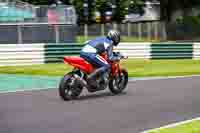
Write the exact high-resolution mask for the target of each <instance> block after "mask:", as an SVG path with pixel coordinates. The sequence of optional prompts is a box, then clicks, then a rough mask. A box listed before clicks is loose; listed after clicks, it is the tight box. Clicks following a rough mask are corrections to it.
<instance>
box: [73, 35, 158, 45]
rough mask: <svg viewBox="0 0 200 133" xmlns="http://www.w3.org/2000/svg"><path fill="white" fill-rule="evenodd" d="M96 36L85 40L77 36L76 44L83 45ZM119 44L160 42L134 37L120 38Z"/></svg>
mask: <svg viewBox="0 0 200 133" xmlns="http://www.w3.org/2000/svg"><path fill="white" fill-rule="evenodd" d="M96 37H97V36H88V38H87V39H85V37H84V36H77V37H76V42H77V43H81V44H82V43H84V42H85V41H87V40H91V39H94V38H96ZM121 42H160V40H155V39H151V40H150V39H148V38H141V39H139V38H136V37H128V36H122V40H121Z"/></svg>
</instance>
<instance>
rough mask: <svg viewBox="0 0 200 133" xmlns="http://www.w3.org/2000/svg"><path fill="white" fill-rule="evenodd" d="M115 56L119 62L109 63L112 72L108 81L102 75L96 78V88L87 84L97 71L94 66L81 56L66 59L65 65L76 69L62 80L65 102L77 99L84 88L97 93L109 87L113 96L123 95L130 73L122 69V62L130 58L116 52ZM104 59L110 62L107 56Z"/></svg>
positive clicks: (62, 92) (61, 94)
mask: <svg viewBox="0 0 200 133" xmlns="http://www.w3.org/2000/svg"><path fill="white" fill-rule="evenodd" d="M114 56H118V57H119V60H118V61H108V62H109V64H111V71H110V73H109V74H108V76H107V78H106V79H105V77H104V76H102V75H99V76H97V77H96V83H97V84H98V87H96V88H94V87H92V86H91V85H90V83H88V82H87V77H88V75H89V74H90V73H92V72H93V71H94V70H95V69H96V68H95V67H94V66H93V65H91V64H90V63H88V62H87V61H86V60H84V59H83V58H81V57H79V56H66V57H64V63H66V64H69V65H71V66H73V67H74V69H73V70H72V71H71V72H69V73H67V74H66V75H65V76H64V77H63V78H62V80H61V82H60V85H59V95H60V97H61V98H62V99H63V100H72V99H76V98H77V97H78V96H79V95H80V94H81V92H82V90H83V89H84V88H86V89H87V90H88V92H97V91H100V90H105V89H106V88H107V87H108V86H109V89H110V91H111V92H112V93H113V94H119V93H121V92H122V91H123V90H124V89H125V88H126V86H127V83H128V72H127V70H126V69H124V68H121V66H120V60H121V59H126V58H128V57H125V56H122V55H121V54H120V53H119V52H114ZM102 57H103V58H104V59H106V60H108V59H107V55H106V54H104V55H102ZM103 77H104V78H103Z"/></svg>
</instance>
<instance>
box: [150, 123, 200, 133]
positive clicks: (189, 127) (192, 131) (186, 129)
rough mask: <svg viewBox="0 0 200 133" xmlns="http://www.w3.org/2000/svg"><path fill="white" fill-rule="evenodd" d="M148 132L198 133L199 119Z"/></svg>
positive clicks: (199, 127) (199, 132)
mask: <svg viewBox="0 0 200 133" xmlns="http://www.w3.org/2000/svg"><path fill="white" fill-rule="evenodd" d="M148 133H200V120H194V121H192V122H189V123H186V124H181V125H178V126H175V127H171V128H161V129H155V130H151V131H149V132H148Z"/></svg>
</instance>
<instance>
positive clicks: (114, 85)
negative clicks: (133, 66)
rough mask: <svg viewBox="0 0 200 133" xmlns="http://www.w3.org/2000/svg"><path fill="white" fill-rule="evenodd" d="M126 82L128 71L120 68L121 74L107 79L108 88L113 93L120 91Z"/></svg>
mask: <svg viewBox="0 0 200 133" xmlns="http://www.w3.org/2000/svg"><path fill="white" fill-rule="evenodd" d="M127 83H128V72H127V71H126V70H121V75H119V76H118V77H116V78H114V79H111V80H110V81H109V89H110V91H111V92H112V93H113V94H119V93H122V91H123V90H124V89H125V88H126V86H127Z"/></svg>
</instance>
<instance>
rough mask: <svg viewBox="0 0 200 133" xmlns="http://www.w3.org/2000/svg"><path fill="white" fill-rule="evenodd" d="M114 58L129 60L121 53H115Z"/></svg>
mask: <svg viewBox="0 0 200 133" xmlns="http://www.w3.org/2000/svg"><path fill="white" fill-rule="evenodd" d="M113 54H114V56H116V57H119V59H128V56H126V55H123V54H121V53H120V52H113Z"/></svg>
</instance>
